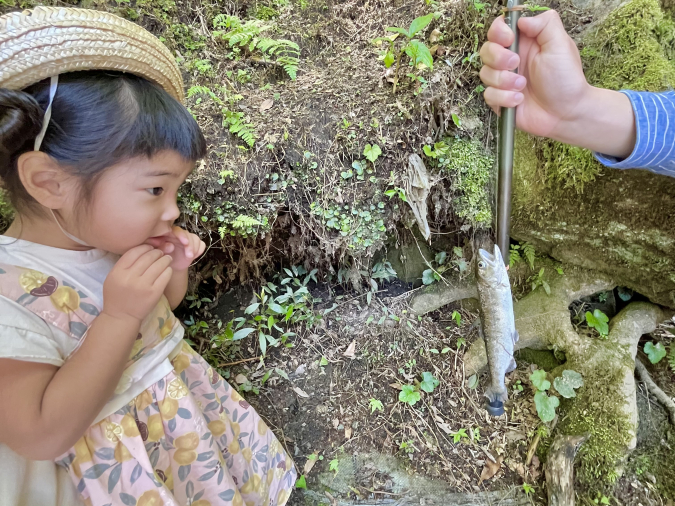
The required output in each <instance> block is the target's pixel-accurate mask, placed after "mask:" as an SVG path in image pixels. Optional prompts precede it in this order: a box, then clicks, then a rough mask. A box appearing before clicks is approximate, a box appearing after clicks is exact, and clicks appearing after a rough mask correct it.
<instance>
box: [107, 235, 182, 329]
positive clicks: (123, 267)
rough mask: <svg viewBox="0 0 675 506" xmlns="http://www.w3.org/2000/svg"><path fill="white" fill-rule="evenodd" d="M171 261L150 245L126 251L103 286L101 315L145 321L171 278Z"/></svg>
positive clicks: (167, 256)
mask: <svg viewBox="0 0 675 506" xmlns="http://www.w3.org/2000/svg"><path fill="white" fill-rule="evenodd" d="M172 260H173V259H172V257H171V256H169V255H165V254H164V253H162V251H160V250H158V249H155V248H153V247H152V246H150V245H149V244H142V245H140V246H136V247H135V248H131V249H130V250H129V251H127V252H126V253H125V254H124V255H122V257H121V258H120V259H119V260H118V261H117V263H116V264H115V266H114V267H113V268H112V270H111V271H110V273H109V274H108V277H107V278H106V280H105V282H104V283H103V313H105V314H107V315H109V316H112V317H114V318H118V319H122V320H127V319H130V318H131V319H134V320H138V321H142V320H143V319H145V317H146V316H148V314H150V311H152V310H153V309H154V307H155V306H156V305H157V302H159V299H160V297H161V296H162V294H163V293H164V289H165V288H166V285H167V284H168V283H169V280H170V279H171V276H172V275H173V270H172V269H171V267H170V264H171V263H172Z"/></svg>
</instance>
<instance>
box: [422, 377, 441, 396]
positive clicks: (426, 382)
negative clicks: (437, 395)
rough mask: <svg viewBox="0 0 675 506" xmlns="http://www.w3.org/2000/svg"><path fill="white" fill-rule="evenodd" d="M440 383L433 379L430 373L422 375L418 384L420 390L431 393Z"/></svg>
mask: <svg viewBox="0 0 675 506" xmlns="http://www.w3.org/2000/svg"><path fill="white" fill-rule="evenodd" d="M440 384H441V382H440V381H438V380H437V379H436V378H434V375H433V374H431V373H430V372H423V373H422V382H421V383H420V388H421V389H422V390H424V391H425V392H427V393H431V392H433V391H434V389H435V388H436V387H437V386H438V385H440Z"/></svg>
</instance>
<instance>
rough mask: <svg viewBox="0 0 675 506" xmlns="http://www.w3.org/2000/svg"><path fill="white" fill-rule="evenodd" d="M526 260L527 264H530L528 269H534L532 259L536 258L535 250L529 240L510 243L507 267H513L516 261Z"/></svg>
mask: <svg viewBox="0 0 675 506" xmlns="http://www.w3.org/2000/svg"><path fill="white" fill-rule="evenodd" d="M523 257H524V258H525V260H527V264H528V265H529V266H530V269H532V270H534V261H535V259H536V252H535V250H534V246H533V245H532V244H530V243H529V242H524V243H522V244H512V245H511V248H510V249H509V267H513V266H514V265H516V264H517V263H518V262H521V261H522V260H523Z"/></svg>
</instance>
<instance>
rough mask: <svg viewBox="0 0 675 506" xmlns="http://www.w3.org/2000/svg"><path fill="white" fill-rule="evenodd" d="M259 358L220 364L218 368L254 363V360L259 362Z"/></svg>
mask: <svg viewBox="0 0 675 506" xmlns="http://www.w3.org/2000/svg"><path fill="white" fill-rule="evenodd" d="M259 358H260V357H251V358H245V359H243V360H237V361H236V362H227V363H225V364H218V367H228V366H230V365H237V364H243V363H244V362H253V361H254V360H258V359H259Z"/></svg>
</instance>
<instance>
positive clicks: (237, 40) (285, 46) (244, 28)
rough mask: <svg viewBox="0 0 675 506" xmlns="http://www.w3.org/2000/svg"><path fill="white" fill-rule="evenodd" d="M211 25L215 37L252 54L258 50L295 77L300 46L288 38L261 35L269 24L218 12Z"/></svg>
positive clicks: (269, 27) (291, 76) (290, 75)
mask: <svg viewBox="0 0 675 506" xmlns="http://www.w3.org/2000/svg"><path fill="white" fill-rule="evenodd" d="M213 27H214V28H216V29H217V30H216V31H215V32H213V36H214V37H215V38H220V39H222V40H224V41H226V42H227V43H228V44H229V45H230V47H233V46H239V47H242V48H244V49H246V50H247V51H248V52H249V53H250V54H252V55H253V54H255V53H256V52H258V53H259V54H261V55H262V57H263V59H266V58H269V59H271V60H272V61H273V62H274V63H276V64H277V65H279V66H281V67H282V68H283V69H284V71H285V72H286V74H288V76H289V77H290V78H291V79H295V78H296V76H297V73H298V66H299V64H300V59H299V57H300V47H299V46H298V45H297V44H296V43H295V42H293V41H290V40H286V39H270V38H265V37H261V36H260V35H261V34H262V33H263V32H265V31H267V30H269V29H271V28H272V26H271V25H265V24H263V23H261V22H260V21H258V20H256V19H254V20H249V21H246V22H245V23H243V22H242V21H241V20H240V19H239V18H238V17H236V16H229V15H226V14H218V15H217V16H216V17H215V18H214V19H213Z"/></svg>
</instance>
